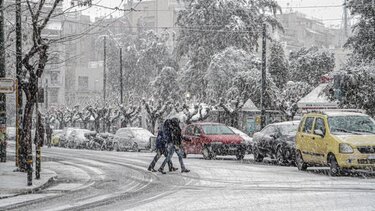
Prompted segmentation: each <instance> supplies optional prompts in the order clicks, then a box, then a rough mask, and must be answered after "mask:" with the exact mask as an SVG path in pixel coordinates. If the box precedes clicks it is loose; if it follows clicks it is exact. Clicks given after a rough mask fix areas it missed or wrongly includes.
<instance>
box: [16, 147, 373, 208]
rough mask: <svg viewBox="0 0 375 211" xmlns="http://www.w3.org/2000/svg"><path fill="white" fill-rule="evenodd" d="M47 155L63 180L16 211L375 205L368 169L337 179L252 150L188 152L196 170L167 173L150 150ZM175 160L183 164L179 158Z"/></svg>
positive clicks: (56, 151) (187, 161) (46, 164)
mask: <svg viewBox="0 0 375 211" xmlns="http://www.w3.org/2000/svg"><path fill="white" fill-rule="evenodd" d="M43 153H44V155H46V156H48V157H49V158H52V159H48V160H50V161H48V162H44V163H43V165H44V167H47V168H49V169H52V170H54V171H56V173H57V174H58V175H59V179H58V180H57V181H56V184H55V185H54V186H52V187H50V188H48V189H47V190H45V191H43V192H42V193H39V195H40V194H45V195H46V197H45V198H44V199H43V198H42V199H40V198H38V200H37V201H34V202H29V203H28V205H27V206H21V207H17V210H126V209H132V210H133V209H134V210H375V203H374V199H375V176H373V175H369V174H365V175H366V177H364V176H363V175H360V176H358V175H357V176H343V177H335V178H334V177H329V176H327V175H326V171H325V170H324V169H323V170H322V169H319V170H317V169H315V170H310V171H308V172H299V171H297V168H296V167H283V166H276V165H273V164H272V162H267V161H266V163H262V164H257V163H254V162H253V159H252V156H251V155H247V156H246V157H245V160H244V161H242V162H241V161H237V160H235V158H234V157H221V158H223V159H221V160H203V159H202V156H190V155H189V157H188V158H187V159H185V164H186V166H187V167H188V168H189V169H190V170H191V172H190V173H188V174H181V173H180V172H179V171H178V172H173V173H167V174H166V175H161V174H160V173H150V172H148V171H147V170H146V168H147V166H148V164H149V162H150V161H151V160H152V158H153V155H154V154H151V153H144V152H141V153H134V152H99V151H87V150H69V149H59V148H52V149H44V150H43ZM219 159H220V158H219ZM159 164H160V162H159ZM159 164H158V165H159ZM174 164H175V166H176V167H179V166H178V161H177V159H176V158H174ZM158 165H157V166H158ZM67 190H69V191H67ZM51 194H52V195H51Z"/></svg>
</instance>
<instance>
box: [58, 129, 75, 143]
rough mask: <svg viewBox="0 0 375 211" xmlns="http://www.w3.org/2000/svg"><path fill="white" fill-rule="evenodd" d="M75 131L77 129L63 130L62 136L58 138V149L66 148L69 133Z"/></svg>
mask: <svg viewBox="0 0 375 211" xmlns="http://www.w3.org/2000/svg"><path fill="white" fill-rule="evenodd" d="M75 129H77V128H73V127H66V128H64V130H63V135H62V136H60V139H59V147H67V146H68V137H69V135H70V133H71V132H72V131H73V130H75Z"/></svg>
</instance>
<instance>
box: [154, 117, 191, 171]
mask: <svg viewBox="0 0 375 211" xmlns="http://www.w3.org/2000/svg"><path fill="white" fill-rule="evenodd" d="M170 123H171V124H170V127H169V131H170V134H168V137H167V143H168V147H167V150H168V156H167V157H166V158H165V160H164V162H163V163H162V165H161V166H160V168H159V170H158V171H159V172H161V173H162V174H165V172H164V166H165V165H166V163H168V162H170V161H171V159H172V156H173V153H174V152H176V154H177V156H178V161H179V162H180V165H181V172H182V173H187V172H190V170H188V169H186V167H185V165H184V161H183V159H182V157H183V150H182V143H181V141H182V134H181V128H180V125H179V123H180V121H179V120H178V119H177V118H173V119H171V122H170Z"/></svg>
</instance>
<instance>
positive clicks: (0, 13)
mask: <svg viewBox="0 0 375 211" xmlns="http://www.w3.org/2000/svg"><path fill="white" fill-rule="evenodd" d="M4 42H5V40H4V0H0V78H5V75H6V74H5V45H4ZM5 134H6V97H5V93H0V162H6V145H7V144H6V136H5Z"/></svg>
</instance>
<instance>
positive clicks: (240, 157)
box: [236, 153, 245, 160]
mask: <svg viewBox="0 0 375 211" xmlns="http://www.w3.org/2000/svg"><path fill="white" fill-rule="evenodd" d="M244 157H245V154H242V153H239V154H237V155H236V158H237V160H243V158H244Z"/></svg>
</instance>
